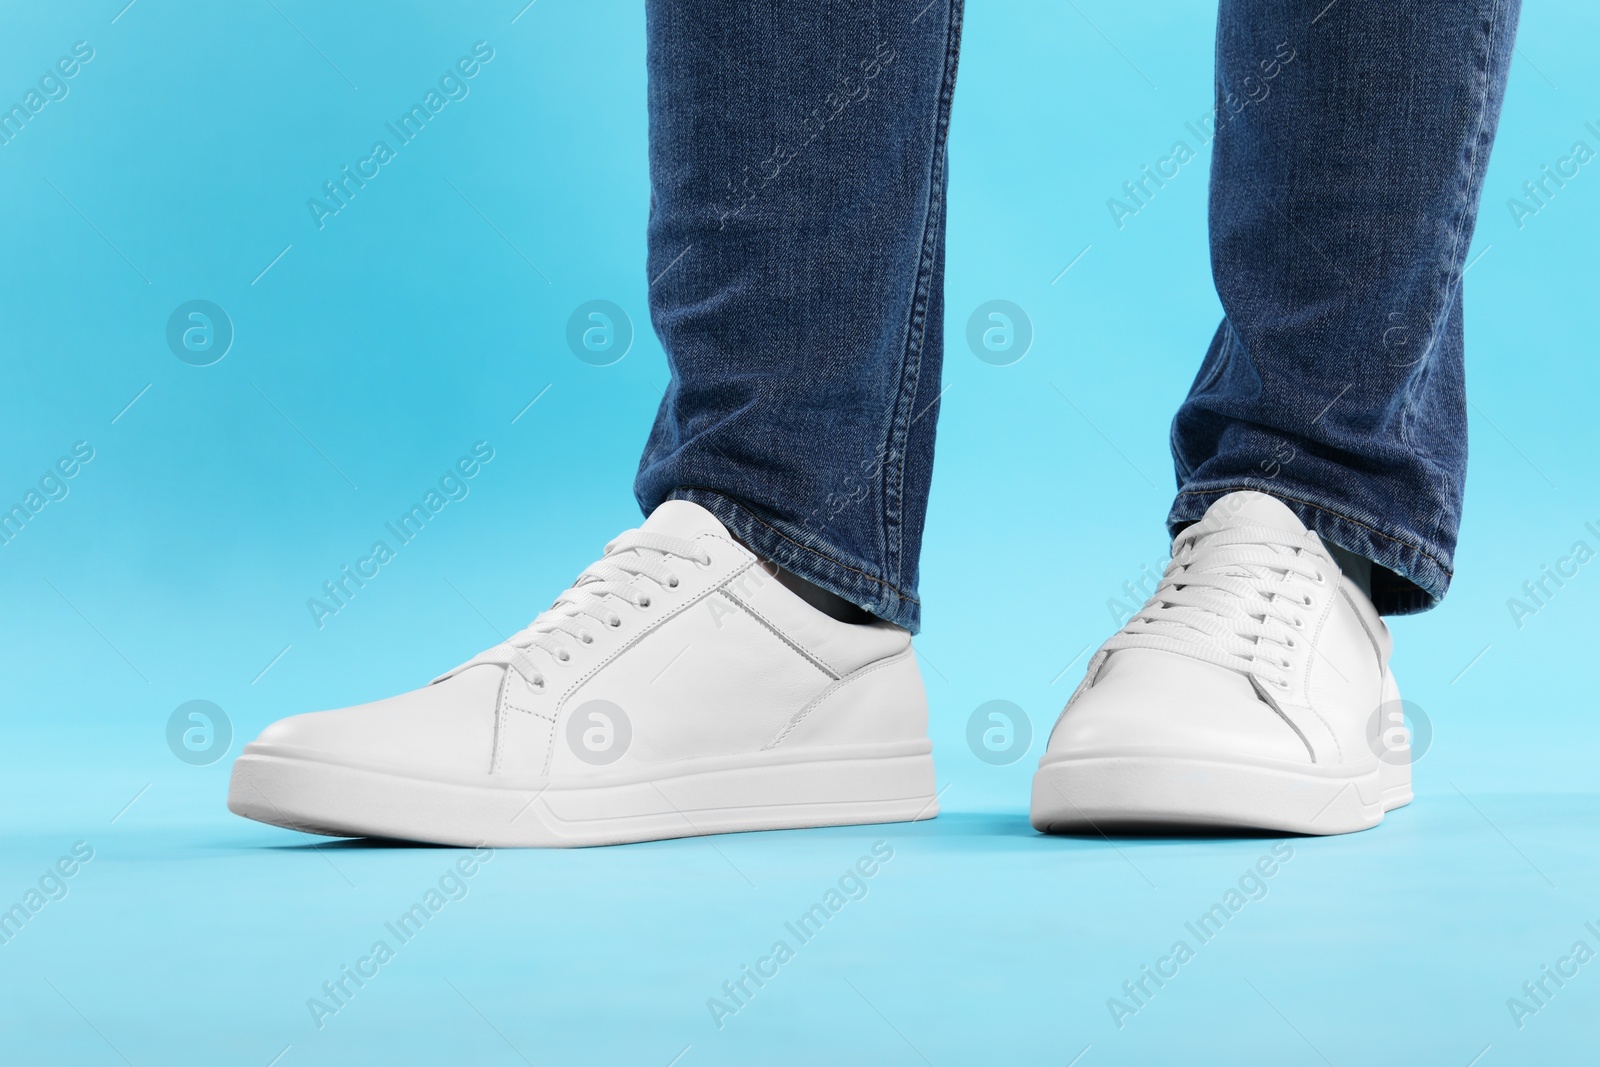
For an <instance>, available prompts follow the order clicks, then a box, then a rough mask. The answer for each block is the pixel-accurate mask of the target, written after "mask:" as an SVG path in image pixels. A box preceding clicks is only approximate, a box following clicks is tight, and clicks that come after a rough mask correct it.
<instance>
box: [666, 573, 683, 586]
mask: <svg viewBox="0 0 1600 1067" xmlns="http://www.w3.org/2000/svg"><path fill="white" fill-rule="evenodd" d="M679 584H680V583H679V581H678V576H677V575H676V574H674V575H673V576H672V577H670V578H668V579H667V588H668V589H676V588H678V586H679Z"/></svg>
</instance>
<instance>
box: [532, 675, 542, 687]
mask: <svg viewBox="0 0 1600 1067" xmlns="http://www.w3.org/2000/svg"><path fill="white" fill-rule="evenodd" d="M533 687H534V688H535V689H543V688H544V679H543V678H540V679H539V680H538V681H537V682H534V683H533Z"/></svg>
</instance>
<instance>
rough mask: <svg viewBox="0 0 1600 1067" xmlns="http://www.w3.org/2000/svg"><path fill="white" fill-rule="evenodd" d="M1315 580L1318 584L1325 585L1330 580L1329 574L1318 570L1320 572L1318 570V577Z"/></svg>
mask: <svg viewBox="0 0 1600 1067" xmlns="http://www.w3.org/2000/svg"><path fill="white" fill-rule="evenodd" d="M1315 581H1316V583H1317V584H1318V585H1324V584H1326V583H1327V581H1328V576H1327V575H1325V574H1323V573H1322V572H1321V571H1318V572H1317V577H1316V579H1315Z"/></svg>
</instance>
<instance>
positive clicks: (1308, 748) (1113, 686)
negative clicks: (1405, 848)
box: [1045, 492, 1391, 765]
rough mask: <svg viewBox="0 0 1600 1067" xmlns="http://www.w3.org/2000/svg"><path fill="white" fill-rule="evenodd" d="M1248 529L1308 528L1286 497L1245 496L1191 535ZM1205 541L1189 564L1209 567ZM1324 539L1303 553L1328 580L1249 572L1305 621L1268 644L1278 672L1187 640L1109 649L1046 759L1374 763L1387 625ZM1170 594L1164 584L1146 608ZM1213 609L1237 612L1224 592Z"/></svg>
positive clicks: (1094, 661) (1229, 499)
mask: <svg viewBox="0 0 1600 1067" xmlns="http://www.w3.org/2000/svg"><path fill="white" fill-rule="evenodd" d="M1247 525H1255V526H1265V527H1269V528H1274V529H1280V530H1284V531H1288V532H1292V533H1298V534H1304V533H1306V530H1305V527H1304V526H1303V525H1302V524H1301V523H1300V521H1299V519H1297V518H1296V517H1295V515H1294V513H1293V512H1291V511H1290V510H1289V509H1288V508H1287V507H1285V506H1284V505H1283V504H1281V503H1280V502H1278V501H1277V500H1274V499H1273V498H1272V497H1269V496H1266V495H1264V494H1261V493H1247V492H1240V493H1231V494H1229V495H1228V496H1225V497H1223V498H1222V499H1221V500H1219V501H1217V502H1216V503H1214V504H1213V505H1212V506H1211V508H1210V509H1209V510H1208V511H1207V513H1206V515H1205V517H1204V518H1203V519H1202V520H1201V522H1200V524H1198V526H1199V527H1201V529H1199V530H1195V529H1194V528H1191V530H1190V531H1186V534H1187V535H1189V536H1195V534H1197V533H1199V534H1204V533H1209V532H1212V531H1221V530H1224V529H1229V528H1241V527H1244V526H1247ZM1184 536H1185V534H1180V539H1181V538H1183V537H1184ZM1200 544H1201V546H1202V547H1199V548H1197V549H1196V550H1195V552H1194V557H1193V561H1192V565H1194V566H1199V567H1202V568H1203V567H1204V566H1205V561H1204V559H1203V558H1202V554H1203V553H1204V551H1205V549H1204V547H1203V541H1202V542H1200ZM1315 546H1316V547H1315V548H1313V549H1307V550H1306V551H1308V552H1311V553H1313V554H1314V560H1315V566H1313V567H1310V568H1302V569H1305V570H1311V571H1312V572H1314V574H1317V575H1321V576H1322V577H1323V579H1324V580H1323V581H1321V582H1317V581H1314V580H1312V579H1309V578H1307V577H1305V576H1304V575H1303V574H1300V573H1296V572H1294V571H1292V570H1286V571H1285V572H1283V573H1282V574H1281V575H1279V576H1278V577H1279V580H1278V581H1273V580H1272V579H1273V574H1272V571H1271V568H1270V567H1260V566H1251V567H1248V568H1244V570H1248V571H1249V573H1250V576H1251V578H1252V579H1253V580H1260V579H1262V576H1263V575H1265V576H1266V579H1265V581H1264V582H1263V586H1264V588H1269V589H1270V590H1271V595H1272V596H1276V597H1280V598H1282V602H1283V603H1289V604H1292V605H1293V610H1292V612H1290V613H1289V616H1290V617H1291V618H1292V619H1294V620H1295V621H1296V622H1298V623H1300V624H1301V626H1300V627H1298V628H1296V629H1295V630H1293V631H1286V632H1287V633H1289V638H1288V639H1289V640H1292V641H1293V642H1294V644H1293V647H1287V646H1284V645H1279V644H1276V643H1270V644H1269V643H1268V642H1266V641H1262V642H1261V645H1262V656H1263V658H1264V659H1265V658H1270V659H1271V660H1272V661H1273V662H1272V663H1271V667H1272V669H1271V670H1270V671H1263V672H1262V673H1261V674H1259V675H1257V674H1256V673H1254V672H1252V671H1251V670H1249V669H1247V666H1241V667H1239V668H1230V667H1227V666H1222V665H1219V663H1218V662H1216V661H1215V660H1222V661H1229V662H1241V663H1243V661H1230V660H1229V658H1228V657H1227V656H1215V657H1213V659H1211V660H1208V659H1205V658H1201V657H1198V656H1191V655H1186V654H1185V653H1184V651H1183V645H1182V643H1181V642H1179V641H1171V642H1168V644H1169V646H1170V647H1166V648H1156V647H1122V648H1117V649H1115V650H1112V651H1107V650H1106V649H1102V650H1101V651H1100V652H1098V653H1096V654H1095V656H1094V657H1093V658H1091V660H1090V662H1089V666H1088V670H1087V672H1086V675H1085V678H1084V680H1083V682H1082V683H1081V684H1080V685H1079V687H1078V689H1077V691H1076V692H1074V693H1073V695H1072V697H1071V699H1070V700H1069V701H1068V703H1067V707H1066V709H1065V710H1064V711H1063V712H1062V715H1061V718H1060V720H1059V721H1058V722H1057V724H1056V728H1055V730H1054V731H1053V733H1052V734H1051V737H1050V743H1049V746H1048V749H1047V753H1046V757H1045V758H1046V759H1050V758H1052V757H1069V756H1070V757H1083V758H1087V757H1091V756H1113V755H1133V754H1151V755H1154V754H1158V753H1160V754H1168V755H1187V756H1195V757H1199V758H1206V757H1215V758H1219V759H1223V758H1225V759H1238V758H1243V759H1247V760H1265V761H1286V762H1293V763H1312V764H1319V765H1334V764H1353V763H1364V762H1370V761H1372V760H1373V759H1375V758H1376V754H1375V753H1374V752H1373V751H1372V750H1371V748H1370V747H1369V745H1368V744H1367V741H1366V728H1367V722H1368V719H1369V718H1370V716H1371V715H1372V714H1373V713H1374V712H1375V711H1376V709H1377V708H1378V707H1379V706H1380V705H1381V704H1382V703H1383V700H1384V692H1385V688H1384V686H1385V673H1386V671H1387V665H1388V658H1389V652H1390V647H1391V645H1390V638H1389V634H1388V630H1387V628H1386V627H1385V626H1384V624H1383V621H1382V619H1381V618H1379V616H1378V614H1377V612H1376V611H1375V610H1374V609H1373V607H1372V604H1371V602H1370V601H1369V600H1368V599H1367V597H1366V596H1365V594H1363V593H1362V592H1361V590H1360V589H1359V588H1357V587H1356V585H1355V584H1354V583H1353V582H1351V581H1350V580H1349V579H1347V578H1345V577H1343V576H1342V575H1341V574H1340V572H1339V569H1338V566H1337V565H1336V564H1335V563H1334V561H1333V559H1332V557H1331V556H1330V555H1329V554H1328V553H1327V551H1326V549H1325V548H1323V547H1322V546H1321V543H1320V542H1315ZM1267 558H1270V556H1269V557H1267ZM1169 573H1171V572H1170V571H1169ZM1163 595H1164V594H1163V592H1162V590H1159V589H1158V590H1157V593H1156V594H1155V596H1154V597H1152V599H1151V601H1150V602H1149V603H1148V604H1147V605H1146V609H1144V610H1145V611H1148V610H1149V609H1150V607H1151V606H1152V605H1155V604H1157V603H1158V601H1159V600H1160V599H1161V598H1162V596H1163ZM1168 595H1170V594H1168ZM1266 603H1268V601H1266V600H1263V604H1264V605H1265V604H1266ZM1216 605H1217V610H1218V612H1219V615H1226V614H1227V613H1228V612H1230V611H1234V610H1238V606H1237V605H1235V604H1231V603H1228V602H1226V597H1225V596H1224V595H1223V594H1219V595H1218V599H1217V601H1216ZM1247 610H1249V609H1248V608H1247ZM1280 610H1281V609H1280ZM1114 641H1115V639H1114ZM1202 642H1203V638H1197V639H1196V644H1197V645H1201V644H1202ZM1151 643H1152V644H1154V642H1151ZM1280 657H1281V658H1280ZM1283 663H1287V664H1288V666H1287V667H1286V668H1285V667H1283V666H1282V664H1283ZM1280 681H1281V683H1282V685H1281V687H1280V685H1279V684H1275V683H1278V682H1280Z"/></svg>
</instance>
